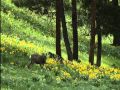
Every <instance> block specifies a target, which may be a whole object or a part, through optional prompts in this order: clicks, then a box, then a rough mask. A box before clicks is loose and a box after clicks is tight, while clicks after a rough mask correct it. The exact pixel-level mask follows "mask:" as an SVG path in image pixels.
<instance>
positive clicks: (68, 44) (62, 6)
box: [59, 0, 73, 60]
mask: <svg viewBox="0 0 120 90" xmlns="http://www.w3.org/2000/svg"><path fill="white" fill-rule="evenodd" d="M60 1H61V4H60V5H59V6H60V8H61V21H62V28H63V38H64V42H65V46H66V50H67V55H68V60H72V59H73V56H72V51H71V47H70V42H69V39H68V33H67V27H66V20H65V14H64V4H63V0H60Z"/></svg>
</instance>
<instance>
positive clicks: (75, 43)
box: [72, 0, 78, 60]
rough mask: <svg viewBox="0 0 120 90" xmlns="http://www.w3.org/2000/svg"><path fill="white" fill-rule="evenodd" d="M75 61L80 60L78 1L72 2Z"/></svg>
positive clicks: (73, 0)
mask: <svg viewBox="0 0 120 90" xmlns="http://www.w3.org/2000/svg"><path fill="white" fill-rule="evenodd" d="M72 27H73V59H75V60H78V32H77V7H76V0H72Z"/></svg>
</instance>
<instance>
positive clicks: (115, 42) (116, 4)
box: [112, 0, 120, 46]
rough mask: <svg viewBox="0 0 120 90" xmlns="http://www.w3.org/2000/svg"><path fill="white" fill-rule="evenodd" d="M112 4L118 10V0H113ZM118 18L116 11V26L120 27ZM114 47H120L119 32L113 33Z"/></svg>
mask: <svg viewBox="0 0 120 90" xmlns="http://www.w3.org/2000/svg"><path fill="white" fill-rule="evenodd" d="M112 4H113V7H114V8H115V9H117V8H118V6H119V5H118V0H112ZM118 17H119V15H118V12H117V11H116V15H114V17H113V18H114V26H115V27H117V26H119V24H118V22H116V21H118ZM113 37H114V38H113V45H115V46H116V45H120V34H119V33H117V32H114V33H113Z"/></svg>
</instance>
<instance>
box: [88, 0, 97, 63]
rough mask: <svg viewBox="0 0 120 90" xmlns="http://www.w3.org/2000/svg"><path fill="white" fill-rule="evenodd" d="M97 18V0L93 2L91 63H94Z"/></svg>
mask: <svg viewBox="0 0 120 90" xmlns="http://www.w3.org/2000/svg"><path fill="white" fill-rule="evenodd" d="M95 20H96V0H92V3H91V39H90V53H89V63H90V64H91V65H93V64H94V47H95V28H96V27H95V26H96V25H95Z"/></svg>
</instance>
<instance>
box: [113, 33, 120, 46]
mask: <svg viewBox="0 0 120 90" xmlns="http://www.w3.org/2000/svg"><path fill="white" fill-rule="evenodd" d="M113 45H114V46H120V34H117V33H116V34H113Z"/></svg>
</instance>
